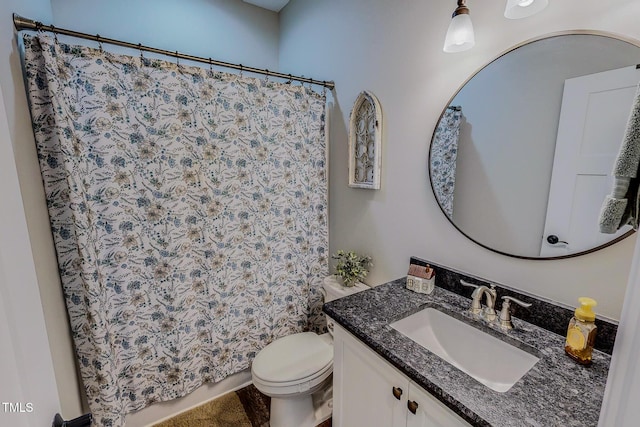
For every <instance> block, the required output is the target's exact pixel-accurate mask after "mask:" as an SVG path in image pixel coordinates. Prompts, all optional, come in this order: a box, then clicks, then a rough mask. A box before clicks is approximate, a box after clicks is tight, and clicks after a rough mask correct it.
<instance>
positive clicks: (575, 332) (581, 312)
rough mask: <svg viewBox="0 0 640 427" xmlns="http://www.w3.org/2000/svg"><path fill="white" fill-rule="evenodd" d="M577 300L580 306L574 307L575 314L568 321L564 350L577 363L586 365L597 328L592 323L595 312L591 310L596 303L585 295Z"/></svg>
mask: <svg viewBox="0 0 640 427" xmlns="http://www.w3.org/2000/svg"><path fill="white" fill-rule="evenodd" d="M578 302H580V307H578V308H577V309H576V311H575V315H574V316H573V317H572V318H571V320H570V321H569V327H568V328H567V340H566V343H565V346H564V350H565V352H566V353H567V354H568V355H569V356H571V358H573V359H574V360H576V361H577V362H578V363H581V364H583V365H588V364H590V363H591V356H592V354H593V345H594V343H595V340H596V332H597V329H598V328H597V327H596V325H595V323H594V322H595V320H596V314H595V313H594V312H593V307H595V306H596V305H597V304H598V303H597V302H596V300H594V299H592V298H587V297H582V298H578Z"/></svg>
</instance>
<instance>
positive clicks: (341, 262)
mask: <svg viewBox="0 0 640 427" xmlns="http://www.w3.org/2000/svg"><path fill="white" fill-rule="evenodd" d="M331 258H333V259H337V260H338V263H337V264H336V275H337V276H339V277H341V278H342V282H343V283H344V285H345V286H347V287H351V286H354V285H355V284H356V282H359V281H361V280H362V279H364V278H365V277H366V276H367V273H368V272H369V267H371V266H372V265H373V264H372V263H371V257H370V256H360V255H358V254H356V253H355V252H353V251H349V252H345V251H338V252H337V253H335V254H333V255H331Z"/></svg>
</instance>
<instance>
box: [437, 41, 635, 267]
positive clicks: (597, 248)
mask: <svg viewBox="0 0 640 427" xmlns="http://www.w3.org/2000/svg"><path fill="white" fill-rule="evenodd" d="M567 35H591V36H602V37H608V38H612V39H616V40H620V41H623V42H627V43H629V44H632V45H634V46H636V47H638V48H640V42H638V41H636V40H632V39H630V38H625V37H620V36H619V35H615V34H611V33H607V32H604V31H587V30H578V31H562V32H556V33H551V34H547V35H542V36H539V37H535V38H532V39H529V40H526V41H524V42H522V43H519V44H517V45H515V46H513V47H511V48H509V49H508V50H506V51H505V52H503V53H501V54H499V55H498V56H496V57H495V58H493V59H492V60H490V61H489V62H487V63H486V64H484V65H483V66H482V67H480V68H479V69H478V70H476V71H475V72H474V73H473V74H471V76H469V77H468V78H467V79H466V80H465V81H464V82H463V83H462V85H460V87H459V88H458V90H456V92H455V93H454V94H453V95H452V96H451V98H449V100H448V101H447V103H446V105H445V107H444V109H443V110H442V112H441V113H440V116H439V117H438V120H437V121H436V126H435V128H434V130H433V133H432V135H431V141H430V143H429V156H428V160H427V162H428V165H427V166H428V171H429V185H430V187H431V191H432V193H433V196H434V199H435V200H436V203H437V204H438V207H439V208H440V211H441V212H442V214H443V215H444V216H445V217H446V218H447V220H448V221H449V222H450V223H451V225H453V226H454V227H455V229H456V230H458V231H459V232H460V233H461V234H462V235H463V236H465V237H466V238H467V239H469V240H471V241H472V242H473V243H475V244H476V245H478V246H481V247H483V248H485V249H488V250H490V251H492V252H495V253H498V254H501V255H506V256H509V257H512V258H519V259H527V260H536V261H538V260H559V259H566V258H574V257H577V256H582V255H586V254H590V253H592V252H596V251H599V250H600V249H604V248H606V247H609V246H611V245H614V244H615V243H618V242H620V241H621V240H624V239H626V238H627V237H629V236H631V235H632V234H634V233H635V231H634V230H630V231H628V232H626V233H624V234H622V235H620V236H618V237H617V238H615V239H612V240H610V241H609V242H607V243H604V244H602V245H599V246H596V247H594V248H591V249H588V250H585V251H581V252H576V253H571V254H567V255H561V256H553V257H543V256H538V257H535V256H526V255H517V254H511V253H508V252H504V251H501V250H498V249H495V248H492V247H490V246H487V245H485V244H483V243H481V242H479V241H477V240H476V239H474V238H472V237H470V236H469V235H468V234H467V233H465V232H464V231H463V230H462V229H460V227H458V226H457V225H456V224H455V223H454V222H453V220H452V218H450V217H449V215H447V213H446V212H445V210H444V208H443V207H442V204H441V203H440V202H439V201H438V198H437V195H436V190H435V188H434V186H433V179H432V170H431V154H432V150H431V148H432V145H433V140H434V138H435V134H436V129H437V126H438V124H439V123H440V120H442V117H443V116H444V114H445V112H446V110H447V108H448V107H449V106H450V105H451V102H452V101H453V100H454V99H455V98H456V96H457V95H458V94H459V93H460V91H461V90H462V89H463V88H464V87H465V85H466V84H467V83H469V81H470V80H471V79H473V78H474V77H475V76H476V75H477V74H478V73H480V72H481V71H482V70H484V69H485V68H486V67H487V66H489V65H490V64H492V63H493V62H495V61H497V60H498V59H500V58H502V57H503V56H505V55H507V54H509V53H511V52H513V51H515V50H517V49H518V48H520V47H522V46H524V45H527V44H530V43H534V42H536V41H539V40H546V39H551V38H554V37H561V36H567Z"/></svg>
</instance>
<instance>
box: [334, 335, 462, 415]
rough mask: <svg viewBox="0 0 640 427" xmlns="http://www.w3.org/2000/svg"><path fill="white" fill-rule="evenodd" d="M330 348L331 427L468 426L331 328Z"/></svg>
mask: <svg viewBox="0 0 640 427" xmlns="http://www.w3.org/2000/svg"><path fill="white" fill-rule="evenodd" d="M333 345H334V350H333V351H334V358H333V421H332V422H333V426H334V427H469V426H470V424H468V423H467V422H465V421H464V420H463V419H462V418H460V417H459V416H458V415H456V414H455V413H454V412H453V411H451V410H450V409H449V408H447V407H446V406H444V405H443V404H442V403H441V402H439V401H438V400H437V399H435V398H434V397H433V396H431V394H429V393H427V392H426V391H425V390H423V389H422V388H420V387H419V386H418V385H416V384H415V383H413V382H412V381H410V380H409V378H408V377H406V376H405V375H404V374H402V373H401V372H400V371H398V370H397V369H396V368H395V367H393V366H392V365H391V364H389V363H388V362H387V361H386V360H384V359H382V358H381V357H380V356H378V355H377V354H376V353H375V352H374V351H373V350H371V349H369V348H368V347H367V346H365V345H364V344H362V343H361V342H360V341H358V340H357V339H356V338H355V337H353V335H351V334H350V333H349V332H347V331H346V330H345V329H344V328H342V327H340V326H339V325H337V324H336V325H335V326H334V340H333ZM414 412H415V413H414Z"/></svg>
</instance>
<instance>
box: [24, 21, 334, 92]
mask: <svg viewBox="0 0 640 427" xmlns="http://www.w3.org/2000/svg"><path fill="white" fill-rule="evenodd" d="M13 25H14V26H15V27H16V30H17V31H22V30H34V31H48V32H51V33H54V34H62V35H65V36H72V37H77V38H81V39H87V40H93V41H95V42H98V43H108V44H113V45H116V46H122V47H127V48H130V49H137V50H139V51H141V52H142V51H145V52H152V53H158V54H160V55H166V56H171V57H174V58H178V59H186V60H189V61H196V62H203V63H205V64H209V65H212V66H213V65H216V66H219V67H225V68H233V69H234V70H240V71H241V72H242V71H246V72H250V73H256V74H262V75H266V76H272V77H278V78H281V79H286V80H288V81H289V82H291V81H293V80H295V81H298V82H302V83H310V84H314V85H320V86H324V87H326V88H328V89H329V90H333V88H334V87H335V83H334V82H332V81H326V80H314V79H310V78H307V77H302V76H293V75H291V74H284V73H278V72H276V71H269V70H266V69H264V70H263V69H260V68H253V67H246V66H244V65H242V64H232V63H230V62H224V61H216V60H215V59H211V58H203V57H200V56H193V55H187V54H184V53H180V52H178V51H175V52H171V51H169V50H164V49H157V48H155V47H150V46H145V45H142V44H134V43H129V42H124V41H122V40H116V39H110V38H107V37H102V36H101V35H100V34H96V35H91V34H86V33H80V32H78V31H73V30H67V29H64V28H58V27H54V26H53V25H44V24H43V23H42V22H39V21H34V20H32V19H29V18H24V17H22V16H20V15H17V14H15V13H14V14H13Z"/></svg>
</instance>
